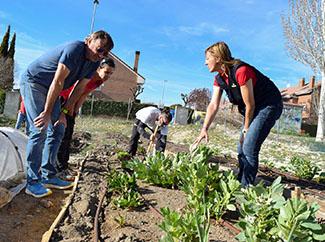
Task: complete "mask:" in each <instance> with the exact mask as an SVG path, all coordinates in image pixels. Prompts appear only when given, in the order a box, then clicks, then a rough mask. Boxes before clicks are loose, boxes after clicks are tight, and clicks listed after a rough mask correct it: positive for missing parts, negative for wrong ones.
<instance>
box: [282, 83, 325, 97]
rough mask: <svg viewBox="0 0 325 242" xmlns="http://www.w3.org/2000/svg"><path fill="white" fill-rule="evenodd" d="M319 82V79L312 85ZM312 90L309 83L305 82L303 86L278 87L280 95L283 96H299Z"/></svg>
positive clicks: (316, 84)
mask: <svg viewBox="0 0 325 242" xmlns="http://www.w3.org/2000/svg"><path fill="white" fill-rule="evenodd" d="M320 84H321V81H318V82H315V85H314V87H316V86H318V85H320ZM311 92H312V90H311V88H309V83H307V84H305V85H304V86H302V87H300V86H294V87H286V88H282V89H280V93H281V95H282V96H283V97H284V96H287V97H288V96H293V95H295V96H300V95H306V94H310V93H311Z"/></svg>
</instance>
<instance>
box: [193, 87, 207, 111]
mask: <svg viewBox="0 0 325 242" xmlns="http://www.w3.org/2000/svg"><path fill="white" fill-rule="evenodd" d="M211 96H212V93H211V91H210V90H209V89H208V88H202V89H199V88H195V89H194V90H193V91H191V92H190V95H189V97H188V104H189V105H190V106H192V107H194V108H195V109H196V110H198V111H205V110H206V109H207V107H208V105H209V103H210V101H211Z"/></svg>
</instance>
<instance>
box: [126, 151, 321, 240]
mask: <svg viewBox="0 0 325 242" xmlns="http://www.w3.org/2000/svg"><path fill="white" fill-rule="evenodd" d="M212 154H213V151H211V149H209V148H206V147H204V146H200V147H199V148H198V149H196V150H194V152H192V153H191V154H188V153H177V154H176V155H175V156H169V155H167V156H165V155H164V154H162V153H156V154H155V155H154V156H153V157H147V158H146V159H145V161H144V162H143V161H141V160H140V159H138V158H135V159H131V160H129V161H124V162H123V167H124V168H127V169H131V170H133V171H134V172H135V173H134V174H136V177H137V178H139V179H141V180H142V181H144V182H148V183H151V184H154V185H158V186H162V187H168V188H179V189H182V190H183V191H184V192H185V194H186V196H187V203H188V208H187V209H185V210H184V211H183V212H182V213H178V212H176V211H171V210H170V209H169V208H162V209H161V212H162V214H163V216H164V219H163V221H162V223H161V224H158V226H159V227H160V228H161V229H162V230H163V231H165V233H166V234H165V235H164V236H163V237H162V238H161V240H160V241H200V242H201V241H208V237H209V236H208V235H209V228H210V218H211V217H214V218H215V219H216V220H217V221H219V219H220V218H221V217H222V216H223V215H224V214H225V213H226V211H227V210H231V211H235V210H239V212H240V216H241V218H240V221H239V223H238V224H237V226H238V227H239V228H241V229H242V231H243V232H241V233H240V234H239V235H237V236H236V239H237V240H239V241H254V242H255V241H298V240H301V241H323V240H325V235H324V234H325V226H324V225H320V224H317V223H316V222H315V221H314V220H315V212H316V211H317V210H318V209H319V208H320V207H319V206H318V205H317V203H313V204H312V205H311V206H309V205H308V204H307V202H306V201H305V200H303V199H300V198H297V197H296V198H292V199H288V200H285V198H284V197H283V196H282V195H281V194H282V192H283V185H282V184H280V182H281V177H279V178H278V179H276V180H275V181H274V182H273V184H272V186H270V187H267V188H264V184H263V183H260V184H258V185H257V186H250V187H248V188H247V189H245V190H243V191H241V184H240V183H239V182H238V181H237V179H236V176H235V175H234V174H233V173H232V171H230V170H229V171H226V172H221V171H219V167H218V165H217V164H216V165H213V166H209V165H208V160H209V159H210V158H211V156H212ZM236 201H237V203H240V207H237V205H236Z"/></svg>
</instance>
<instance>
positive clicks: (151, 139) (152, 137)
mask: <svg viewBox="0 0 325 242" xmlns="http://www.w3.org/2000/svg"><path fill="white" fill-rule="evenodd" d="M155 139H156V136H154V135H153V134H152V135H151V136H150V141H152V142H155Z"/></svg>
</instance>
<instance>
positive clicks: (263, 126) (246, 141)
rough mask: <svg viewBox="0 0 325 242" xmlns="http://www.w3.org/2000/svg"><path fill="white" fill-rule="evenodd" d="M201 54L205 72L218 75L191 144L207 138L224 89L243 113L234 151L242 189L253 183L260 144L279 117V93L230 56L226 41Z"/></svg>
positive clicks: (268, 81) (266, 81)
mask: <svg viewBox="0 0 325 242" xmlns="http://www.w3.org/2000/svg"><path fill="white" fill-rule="evenodd" d="M205 55H206V60H205V65H207V66H208V68H209V71H210V72H218V74H217V75H216V77H215V81H214V85H213V95H212V99H211V102H210V104H209V106H208V108H207V114H206V118H205V120H204V124H203V127H202V130H201V133H200V136H199V137H198V138H197V140H196V141H195V142H194V144H193V145H197V144H198V143H200V142H201V140H202V139H204V138H205V139H206V141H207V142H208V141H209V140H208V128H209V126H210V124H211V123H212V121H213V119H214V117H215V115H216V114H217V111H218V109H219V105H220V100H221V96H222V92H223V90H225V91H226V94H227V96H228V98H229V101H230V102H232V103H233V104H235V105H238V111H239V112H240V113H241V114H242V115H243V116H244V122H243V125H242V130H241V135H240V138H239V142H238V148H237V150H238V162H239V174H238V180H239V181H240V182H241V183H242V186H243V188H245V187H246V186H248V185H250V184H254V180H255V177H256V174H257V170H258V156H259V151H260V149H261V145H262V143H263V142H264V140H265V139H266V137H267V136H268V134H269V133H270V130H271V128H272V127H273V125H274V124H275V121H276V120H277V119H278V118H279V117H280V116H281V113H282V109H283V103H282V98H281V94H280V92H279V90H278V88H277V87H276V86H275V85H274V83H273V82H272V81H271V80H270V79H269V78H268V77H266V76H265V75H263V74H262V73H261V72H259V71H258V70H257V69H255V68H254V67H253V66H251V65H249V64H247V63H245V62H243V61H241V60H240V59H234V58H233V57H232V56H231V52H230V50H229V48H228V46H227V44H226V43H224V42H217V43H215V44H213V45H211V46H210V47H208V48H207V49H206V50H205Z"/></svg>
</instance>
